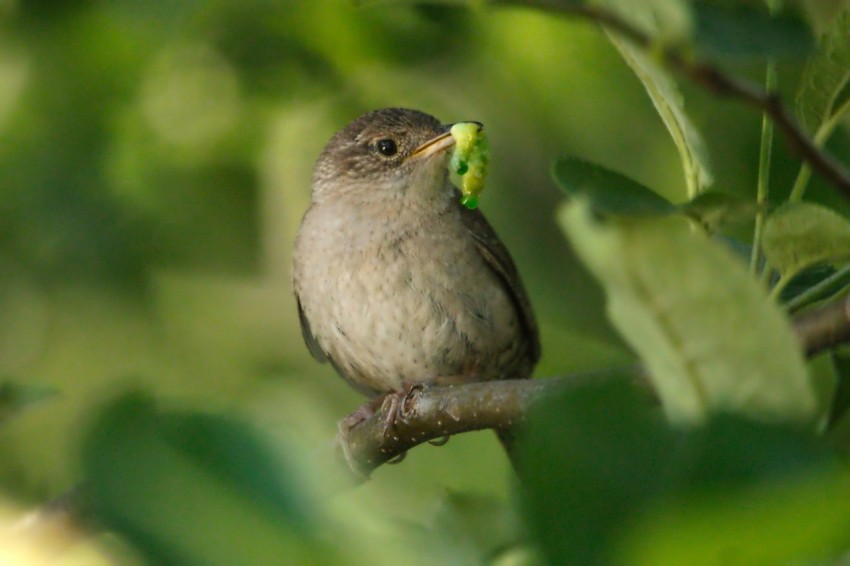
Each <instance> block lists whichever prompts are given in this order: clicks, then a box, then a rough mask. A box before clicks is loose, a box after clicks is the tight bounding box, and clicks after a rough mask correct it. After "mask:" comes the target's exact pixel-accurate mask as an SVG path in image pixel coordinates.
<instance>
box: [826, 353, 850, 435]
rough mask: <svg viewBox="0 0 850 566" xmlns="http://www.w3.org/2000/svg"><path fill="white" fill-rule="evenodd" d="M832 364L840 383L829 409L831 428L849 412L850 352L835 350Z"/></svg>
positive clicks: (837, 385)
mask: <svg viewBox="0 0 850 566" xmlns="http://www.w3.org/2000/svg"><path fill="white" fill-rule="evenodd" d="M832 365H833V367H834V368H835V375H836V377H837V378H838V383H837V384H836V388H835V395H834V396H833V399H832V407H831V408H830V411H829V426H830V428H831V427H833V426H835V424H836V423H838V421H840V420H841V419H842V418H843V417H844V416H845V415H846V414H847V409H850V353H848V352H846V351H841V350H837V351H833V352H832Z"/></svg>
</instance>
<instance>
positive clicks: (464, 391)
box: [337, 296, 850, 480]
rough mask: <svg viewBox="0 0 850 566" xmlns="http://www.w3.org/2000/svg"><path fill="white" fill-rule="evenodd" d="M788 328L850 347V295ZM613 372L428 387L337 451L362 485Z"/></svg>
mask: <svg viewBox="0 0 850 566" xmlns="http://www.w3.org/2000/svg"><path fill="white" fill-rule="evenodd" d="M792 326H793V328H794V332H795V333H796V334H797V337H798V339H799V340H800V344H801V345H802V347H803V349H804V351H805V352H806V355H807V356H809V357H812V356H815V355H816V354H818V353H821V352H823V351H825V350H827V349H829V348H833V347H835V346H838V345H840V344H846V343H850V296H846V297H842V298H841V299H839V300H837V301H834V302H831V303H828V304H826V305H824V306H821V307H818V308H815V309H810V310H807V311H804V312H802V313H800V314H798V315H795V316H794V317H793V318H792ZM611 373H613V372H592V373H584V374H576V375H571V376H565V377H552V378H546V379H535V380H505V381H490V382H484V383H468V384H464V385H453V386H448V387H427V388H425V389H421V390H417V391H414V393H413V394H411V395H410V396H408V397H407V398H406V399H405V403H404V407H402V413H403V414H404V418H403V419H399V420H397V421H396V422H395V423H394V424H393V425H392V426H388V425H387V423H386V419H385V416H384V415H381V414H377V415H375V416H373V417H371V418H369V419H367V420H365V421H363V422H361V423H359V424H357V425H356V426H354V427H353V428H352V429H351V430H350V431H348V433H347V434H340V435H339V436H338V437H337V446H338V448H339V453H340V455H341V456H343V457H344V459H345V461H346V462H347V464H348V467H349V468H350V469H351V470H352V471H353V472H354V473H355V474H356V475H357V476H358V478H359V479H361V480H364V479H366V478H368V477H369V474H370V473H371V472H372V471H373V470H375V469H376V468H378V467H379V466H381V465H382V464H385V463H387V462H388V461H390V460H392V459H394V458H398V457H400V456H403V455H404V453H405V452H406V451H407V450H410V449H411V448H413V447H415V446H417V445H419V444H422V443H423V442H427V441H433V440H436V439H440V438H442V437H445V436H451V435H454V434H460V433H463V432H469V431H473V430H483V429H487V428H492V429H494V430H508V429H510V428H511V427H513V426H515V425H517V424H519V423H522V422H523V421H524V420H525V418H526V416H527V415H528V411H529V409H530V408H531V406H532V405H533V404H534V403H535V402H537V400H539V399H541V398H543V397H547V396H551V395H556V394H558V393H559V392H561V391H563V390H564V389H566V388H570V387H579V386H581V385H582V384H586V383H589V382H591V381H596V380H598V379H600V376H602V375H603V374H611ZM618 373H621V374H626V375H628V374H629V373H630V374H631V377H632V378H633V379H635V381H637V382H639V383H640V384H641V385H644V386H646V387H647V389H648V388H649V384H648V382H647V381H646V380H645V379H644V378H643V376H642V375H640V370H639V368H638V370H637V371H636V370H635V369H634V368H632V369H631V371H630V372H626V371H620V372H618Z"/></svg>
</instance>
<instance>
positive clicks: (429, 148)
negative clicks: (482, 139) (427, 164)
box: [407, 122, 484, 159]
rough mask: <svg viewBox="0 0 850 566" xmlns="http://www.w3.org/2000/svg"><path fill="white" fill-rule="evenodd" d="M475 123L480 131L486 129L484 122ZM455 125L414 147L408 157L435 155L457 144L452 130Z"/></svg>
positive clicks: (423, 157)
mask: <svg viewBox="0 0 850 566" xmlns="http://www.w3.org/2000/svg"><path fill="white" fill-rule="evenodd" d="M474 123H475V124H478V131H479V132H480V131H481V130H483V129H484V124H482V123H481V122H474ZM453 125H454V124H449V125H448V126H445V128H444V131H443V133H442V134H440V135H438V136H436V137H433V138H431V139H430V140H428V141H426V142H425V143H423V144H422V145H420V146H419V147H417V148H416V149H414V150H413V152H412V153H411V154H410V155H409V156H408V157H407V158H408V159H425V158H428V157H430V156H432V155H434V154H435V153H439V152H441V151H443V150H445V149H448V148H450V147H451V146H453V145H454V144H455V139H454V137H452V132H451V129H452V126H453Z"/></svg>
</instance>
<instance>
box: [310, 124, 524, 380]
mask: <svg viewBox="0 0 850 566" xmlns="http://www.w3.org/2000/svg"><path fill="white" fill-rule="evenodd" d="M449 128H450V127H449V126H443V125H441V124H440V122H439V121H438V120H437V119H436V118H434V117H432V116H429V115H428V114H424V113H422V112H418V111H416V110H406V109H400V108H387V109H383V110H377V111H374V112H370V113H368V114H365V115H363V116H361V117H360V118H358V119H357V120H355V121H354V122H352V123H351V124H349V125H348V126H346V127H345V128H343V129H342V130H341V131H340V132H338V133H337V134H336V135H335V136H333V138H331V140H330V141H329V142H328V144H327V146H325V148H324V150H323V151H322V153H321V154H320V155H319V158H318V160H317V161H316V165H315V168H314V170H313V190H312V198H311V204H310V207H309V209H308V210H307V212H306V213H305V214H304V218H303V219H302V221H301V226H300V228H299V230H298V236H297V238H296V241H295V253H294V265H293V287H294V291H295V297H296V301H297V303H298V314H299V316H300V320H301V330H302V332H303V335H304V340H305V342H306V343H307V346H308V347H309V349H310V352H311V353H312V354H313V356H314V357H315V358H316V359H318V360H320V361H330V362H331V364H333V366H334V368H336V370H337V372H338V373H339V374H340V375H341V376H342V377H343V378H345V379H346V380H347V381H348V382H349V383H351V384H352V385H354V387H356V388H357V389H359V390H360V391H362V392H364V393H366V394H368V395H370V396H378V395H381V394H387V393H392V392H399V391H401V390H402V389H404V388H405V387H407V386H409V385H415V384H429V383H433V384H448V383H464V382H470V381H484V380H492V379H507V378H525V377H528V376H529V375H530V374H531V371H532V369H533V367H534V364H535V363H536V362H537V360H538V358H539V357H540V344H539V340H538V333H537V325H536V323H535V319H534V313H533V312H532V309H531V304H530V303H529V301H528V297H527V296H526V293H525V290H524V289H523V285H522V282H521V281H520V277H519V274H518V273H517V270H516V267H515V266H514V263H513V261H512V260H511V257H510V255H509V254H508V251H507V249H506V248H505V246H504V245H503V244H502V242H501V241H500V240H499V238H498V236H496V233H495V232H494V231H493V229H492V228H491V227H490V224H488V223H487V220H486V219H485V218H484V216H483V215H482V214H481V212H480V211H479V210H469V209H467V208H465V207H464V206H462V205H461V203H460V195H459V193H458V191H457V189H455V187H454V186H453V185H452V184H451V183H450V181H449V178H448V170H447V163H448V159H449V153H450V152H449V151H447V150H448V149H450V148H451V147H452V146H453V145H454V139H453V138H452V136H451V135H450V133H449Z"/></svg>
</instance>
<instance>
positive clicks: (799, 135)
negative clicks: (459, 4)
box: [491, 0, 850, 198]
mask: <svg viewBox="0 0 850 566" xmlns="http://www.w3.org/2000/svg"><path fill="white" fill-rule="evenodd" d="M491 1H492V3H493V4H497V5H498V4H501V5H514V6H527V7H531V8H537V9H541V10H546V11H550V12H555V13H559V14H565V15H570V16H575V17H580V18H584V19H587V20H592V21H594V22H596V23H598V24H600V25H601V26H603V27H605V28H606V29H609V30H611V31H613V32H614V33H617V34H618V35H621V36H623V37H625V38H626V39H628V40H629V41H631V42H633V43H634V44H636V45H638V46H639V47H642V48H644V49H650V48H653V47H657V46H656V45H655V41H654V40H653V38H652V37H650V36H649V35H647V34H646V33H645V32H643V31H642V30H641V29H639V28H637V27H635V26H633V25H632V24H631V23H629V22H628V21H626V20H624V19H622V18H621V17H619V16H618V15H617V14H615V13H614V12H610V11H607V10H604V9H602V8H599V7H597V6H587V5H583V4H573V3H569V2H553V1H552V0H491ZM660 47H663V46H660ZM656 52H657V53H658V54H659V56H660V58H661V60H662V61H663V62H664V63H665V64H666V65H667V66H668V67H669V68H671V69H672V70H674V71H676V72H677V73H679V74H681V75H683V76H685V77H687V78H688V79H689V80H690V81H692V82H694V83H695V84H697V85H699V86H701V87H702V88H704V89H706V90H708V91H710V92H712V93H714V94H716V95H718V96H727V97H731V98H735V99H738V100H740V101H741V102H743V103H745V104H748V105H749V106H752V107H754V108H756V109H758V110H761V111H762V112H764V113H765V114H767V115H768V116H769V117H770V118H771V120H773V122H774V124H776V126H777V127H778V128H779V129H780V130H781V131H782V133H783V135H784V136H785V139H786V140H787V141H788V144H789V146H790V148H791V151H793V152H794V153H796V154H797V155H798V156H800V158H802V159H803V160H804V161H805V162H807V163H808V164H809V165H810V166H811V168H812V170H814V171H817V172H818V173H819V174H820V175H821V176H822V177H823V178H824V179H826V180H827V181H829V182H830V183H831V184H832V185H834V186H835V187H836V188H837V189H838V190H839V192H841V193H842V194H843V195H844V196H845V197H846V198H850V175H848V173H847V170H846V169H845V168H844V167H843V166H842V165H841V163H839V162H838V161H837V160H836V159H835V158H833V157H832V156H831V155H829V154H828V153H826V152H825V151H824V150H822V149H821V148H819V147H818V146H817V145H816V144H815V143H814V141H813V140H812V139H811V138H810V137H809V135H808V134H806V132H805V131H804V130H803V129H802V128H801V127H800V125H799V124H798V123H797V121H796V120H795V119H794V118H793V116H792V115H791V113H790V112H788V110H787V109H786V107H785V105H784V104H783V103H782V100H781V99H780V98H779V97H778V96H777V95H776V94H774V93H770V92H766V91H765V90H764V89H762V88H761V87H760V86H758V85H757V84H755V83H752V82H750V81H746V80H744V79H742V78H738V77H733V76H731V75H727V74H725V73H723V72H722V71H721V70H720V69H719V68H717V67H715V66H713V65H710V64H707V63H700V62H696V61H693V60H691V59H690V58H689V57H687V56H685V55H683V54H682V53H680V52H679V51H677V50H676V49H672V48H665V49H653V53H656Z"/></svg>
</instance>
